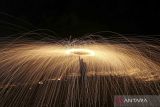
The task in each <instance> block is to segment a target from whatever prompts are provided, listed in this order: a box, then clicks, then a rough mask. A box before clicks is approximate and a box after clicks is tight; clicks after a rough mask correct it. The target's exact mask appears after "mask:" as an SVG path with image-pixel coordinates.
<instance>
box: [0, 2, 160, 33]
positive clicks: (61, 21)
mask: <svg viewBox="0 0 160 107" xmlns="http://www.w3.org/2000/svg"><path fill="white" fill-rule="evenodd" d="M159 7H160V6H159V4H158V3H156V2H153V1H151V0H150V1H149V0H146V1H145V2H140V0H137V1H136V0H101V1H100V0H97V1H93V0H48V1H47V0H31V1H30V0H25V1H24V0H1V1H0V12H1V13H0V28H1V30H0V31H1V32H6V30H7V31H8V32H14V33H18V32H26V31H30V30H36V29H50V30H52V31H55V32H56V33H58V34H61V35H80V34H85V33H91V32H98V31H114V32H118V33H122V34H142V35H150V34H153V35H154V34H160V30H159V25H160V23H159V22H160V21H159V20H160V9H159ZM4 14H9V15H11V16H13V17H9V16H7V15H4ZM8 17H9V18H8ZM17 18H18V19H17ZM21 19H22V20H25V21H26V22H24V21H22V20H21ZM8 23H11V25H7V24H8ZM14 24H15V25H16V27H15V26H14ZM19 26H21V27H23V28H21V27H19ZM2 29H4V30H2ZM15 29H16V30H15ZM1 34H3V33H1Z"/></svg>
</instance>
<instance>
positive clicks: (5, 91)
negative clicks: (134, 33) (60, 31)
mask: <svg viewBox="0 0 160 107" xmlns="http://www.w3.org/2000/svg"><path fill="white" fill-rule="evenodd" d="M53 41H54V43H53V42H52V43H51V42H44V41H43V42H42V41H41V42H36V41H27V42H26V41H23V42H22V41H16V42H14V43H11V44H7V43H6V44H5V43H3V44H2V45H1V47H0V105H1V107H8V106H11V107H28V106H33V107H85V106H86V107H107V106H108V107H110V106H111V105H113V98H114V95H159V94H160V82H159V80H160V62H159V52H160V50H159V49H160V48H159V45H153V44H149V43H146V42H144V41H140V40H134V41H133V40H132V41H131V40H130V41H129V39H127V43H122V40H121V41H119V42H118V41H116V42H115V41H114V40H112V41H111V40H108V39H107V38H101V39H100V40H94V39H88V40H83V39H74V40H68V41H67V40H61V41H58V40H53Z"/></svg>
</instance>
